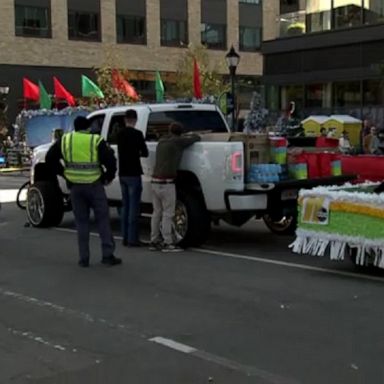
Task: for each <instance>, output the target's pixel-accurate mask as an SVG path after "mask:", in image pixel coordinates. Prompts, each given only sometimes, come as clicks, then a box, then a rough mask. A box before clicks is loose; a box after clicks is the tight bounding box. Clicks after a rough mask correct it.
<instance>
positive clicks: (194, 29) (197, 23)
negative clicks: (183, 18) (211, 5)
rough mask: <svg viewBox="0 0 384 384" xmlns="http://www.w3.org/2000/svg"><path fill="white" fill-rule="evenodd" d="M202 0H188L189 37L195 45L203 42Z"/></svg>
mask: <svg viewBox="0 0 384 384" xmlns="http://www.w3.org/2000/svg"><path fill="white" fill-rule="evenodd" d="M200 28H201V0H188V39H189V42H190V43H192V44H193V45H194V46H196V45H199V44H200V43H201V32H200Z"/></svg>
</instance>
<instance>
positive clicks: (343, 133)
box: [342, 130, 348, 138]
mask: <svg viewBox="0 0 384 384" xmlns="http://www.w3.org/2000/svg"><path fill="white" fill-rule="evenodd" d="M342 135H343V137H345V138H348V131H345V130H344V131H343V132H342Z"/></svg>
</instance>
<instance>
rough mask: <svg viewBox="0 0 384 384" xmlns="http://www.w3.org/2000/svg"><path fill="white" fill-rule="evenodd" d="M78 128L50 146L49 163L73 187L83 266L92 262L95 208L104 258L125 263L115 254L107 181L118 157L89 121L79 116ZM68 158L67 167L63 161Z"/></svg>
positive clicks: (106, 261)
mask: <svg viewBox="0 0 384 384" xmlns="http://www.w3.org/2000/svg"><path fill="white" fill-rule="evenodd" d="M74 128H75V131H74V132H69V133H66V134H64V136H63V137H62V138H60V139H58V140H57V141H56V142H55V143H54V144H53V145H52V147H51V148H50V149H49V151H48V153H47V155H46V164H47V165H48V166H49V167H51V169H53V170H54V171H55V173H57V174H59V175H61V176H63V177H64V178H65V179H66V180H67V183H68V185H69V188H70V191H71V203H72V208H73V213H74V215H75V222H76V228H77V235H78V246H79V254H80V260H79V265H80V266H81V267H88V266H89V256H90V253H89V232H90V228H89V227H90V226H89V215H90V210H91V209H93V211H94V214H95V219H96V223H97V227H98V231H99V235H100V239H101V248H102V260H101V262H102V263H103V264H106V265H117V264H121V259H119V258H117V257H115V256H114V255H113V252H114V250H115V243H114V240H113V236H112V230H111V225H110V220H109V207H108V201H107V196H106V194H105V190H104V185H105V184H109V183H110V182H112V180H113V179H114V177H115V174H116V158H115V156H114V154H113V152H112V151H111V150H110V149H109V148H108V146H107V144H106V142H105V141H104V140H103V139H102V137H101V136H100V135H97V134H92V133H90V132H89V130H88V128H89V121H88V120H87V119H86V118H85V117H83V116H79V117H77V118H76V119H75V120H74ZM61 160H63V161H64V167H63V166H62V164H61Z"/></svg>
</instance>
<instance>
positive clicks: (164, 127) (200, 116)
mask: <svg viewBox="0 0 384 384" xmlns="http://www.w3.org/2000/svg"><path fill="white" fill-rule="evenodd" d="M173 122H178V123H180V124H182V125H183V126H184V129H185V131H186V132H214V133H220V132H228V130H227V127H226V125H225V123H224V121H223V119H222V117H221V115H220V114H219V113H218V112H216V111H192V110H188V111H164V112H152V113H150V115H149V118H148V127H147V140H158V139H159V138H160V137H161V136H164V135H167V134H168V129H169V124H171V123H173Z"/></svg>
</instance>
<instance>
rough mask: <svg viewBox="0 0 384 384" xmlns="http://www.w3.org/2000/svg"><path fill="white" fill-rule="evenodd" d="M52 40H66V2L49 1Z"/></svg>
mask: <svg viewBox="0 0 384 384" xmlns="http://www.w3.org/2000/svg"><path fill="white" fill-rule="evenodd" d="M51 25H52V39H55V40H60V41H63V42H65V41H67V40H68V3H67V0H52V1H51Z"/></svg>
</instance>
